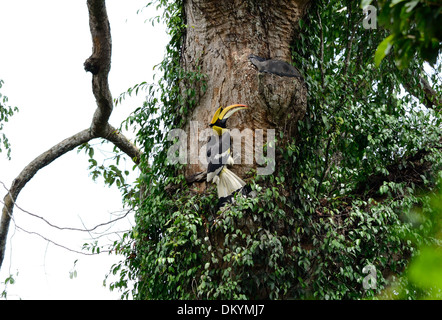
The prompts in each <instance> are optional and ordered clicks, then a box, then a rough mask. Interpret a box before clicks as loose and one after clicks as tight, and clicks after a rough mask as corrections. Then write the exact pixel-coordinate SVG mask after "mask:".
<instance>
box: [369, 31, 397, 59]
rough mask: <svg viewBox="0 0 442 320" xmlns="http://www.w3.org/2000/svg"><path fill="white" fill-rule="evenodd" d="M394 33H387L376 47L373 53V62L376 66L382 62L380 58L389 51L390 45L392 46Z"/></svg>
mask: <svg viewBox="0 0 442 320" xmlns="http://www.w3.org/2000/svg"><path fill="white" fill-rule="evenodd" d="M393 40H394V35H389V36H388V37H387V38H385V39H384V40H383V41H382V42H381V43H380V44H379V46H378V48H377V49H376V53H375V55H374V62H375V65H376V67H379V65H380V64H381V62H382V59H384V58H385V56H386V55H387V54H388V53H389V52H390V49H391V47H392V46H393Z"/></svg>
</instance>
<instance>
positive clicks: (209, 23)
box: [181, 0, 309, 176]
mask: <svg viewBox="0 0 442 320" xmlns="http://www.w3.org/2000/svg"><path fill="white" fill-rule="evenodd" d="M308 2H309V1H308V0H267V1H262V0H247V1H243V0H228V1H216V0H188V1H185V7H184V10H185V19H186V24H187V26H188V28H187V34H186V37H185V39H184V41H185V42H184V49H183V53H182V61H181V65H182V67H183V68H184V69H185V70H186V71H194V72H195V71H197V70H199V72H201V73H203V74H205V75H206V90H205V91H204V92H203V91H202V90H199V96H198V97H197V101H198V102H197V106H196V107H195V108H194V110H192V111H191V114H190V115H189V118H188V122H187V123H188V125H187V128H186V129H187V130H189V129H190V121H197V124H198V130H199V132H201V131H202V130H204V129H207V128H208V124H209V122H210V120H211V118H212V116H213V114H214V112H215V111H216V109H217V108H218V107H219V106H223V107H226V106H228V105H231V104H237V103H240V104H246V105H248V106H249V109H248V110H247V111H241V112H238V113H236V114H235V115H234V116H233V117H232V118H231V119H229V123H228V127H229V128H231V129H232V128H237V129H239V130H240V131H242V130H244V129H246V128H248V129H251V130H252V132H255V131H254V130H255V129H263V130H264V142H266V135H265V133H266V130H267V129H276V132H277V134H279V131H280V130H284V131H285V134H286V137H287V135H288V136H293V135H294V132H295V130H294V128H295V127H296V123H297V121H298V120H299V119H302V117H303V116H304V114H305V111H306V104H307V89H306V86H305V83H304V81H303V79H302V78H298V77H296V78H294V77H286V76H278V75H275V74H270V73H260V72H258V70H257V68H256V67H255V66H254V65H253V64H252V63H251V62H250V60H249V58H248V57H249V55H250V54H254V55H257V56H260V57H263V58H265V59H278V60H283V61H286V62H289V63H291V62H292V61H291V51H290V45H291V43H292V41H293V40H294V39H295V37H296V32H297V27H298V21H299V19H300V18H301V17H302V16H303V15H304V13H305V11H306V6H307V4H308ZM301 73H302V70H301ZM194 124H195V123H194ZM191 139H192V137H191ZM253 141H254V140H253ZM206 142H207V140H206V139H205V138H204V137H201V136H200V141H199V146H198V148H197V149H195V148H194V147H192V141H190V143H189V144H188V146H189V147H188V154H189V155H190V164H189V165H188V166H187V169H186V175H187V176H191V175H195V174H197V173H198V172H201V171H204V170H205V169H206V168H205V167H204V165H203V164H202V163H195V161H192V159H195V156H196V155H195V152H198V151H199V150H200V149H201V147H202V146H203V145H204V144H205V143H206ZM252 143H253V142H252ZM249 147H251V146H250V140H248V141H246V142H245V144H243V147H242V149H241V154H242V157H241V159H242V162H241V163H240V164H238V165H235V166H234V168H233V171H236V173H237V174H239V175H240V176H244V174H245V173H246V172H247V171H248V170H249V169H250V168H254V167H256V165H257V164H256V161H254V163H253V164H250V163H244V162H245V161H244V159H246V158H245V155H244V152H245V150H247V148H249ZM248 150H250V149H248Z"/></svg>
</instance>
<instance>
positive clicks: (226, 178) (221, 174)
mask: <svg viewBox="0 0 442 320" xmlns="http://www.w3.org/2000/svg"><path fill="white" fill-rule="evenodd" d="M246 108H248V107H247V106H246V105H243V104H234V105H231V106H228V107H226V108H224V109H223V108H222V107H219V108H218V110H216V112H215V114H214V116H213V118H212V121H211V122H210V125H209V126H210V127H212V129H213V135H212V136H210V139H209V142H208V143H207V162H208V168H207V182H210V181H212V182H213V183H215V184H217V189H218V198H219V202H218V207H221V206H223V205H224V204H226V203H227V202H230V201H231V200H232V197H233V194H234V193H235V192H237V191H240V190H241V189H242V188H243V187H244V186H245V184H246V183H245V182H244V181H243V180H241V178H240V177H238V176H237V175H236V174H234V173H233V172H232V171H230V170H229V169H228V168H227V166H228V165H229V166H231V165H233V164H234V161H233V157H232V153H231V150H230V133H229V130H228V129H227V128H226V123H227V120H228V119H229V117H230V116H231V115H232V114H234V113H235V112H237V111H239V110H243V109H246Z"/></svg>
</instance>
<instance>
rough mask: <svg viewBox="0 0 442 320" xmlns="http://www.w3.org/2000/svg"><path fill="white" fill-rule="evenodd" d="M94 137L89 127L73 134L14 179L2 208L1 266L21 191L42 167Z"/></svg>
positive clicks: (0, 230) (32, 162) (0, 225)
mask: <svg viewBox="0 0 442 320" xmlns="http://www.w3.org/2000/svg"><path fill="white" fill-rule="evenodd" d="M93 138H94V136H93V135H92V133H91V131H90V130H89V129H86V130H83V131H81V132H79V133H77V134H75V135H73V136H72V137H70V138H67V139H65V140H63V141H61V142H60V143H58V144H56V145H55V146H53V147H52V148H50V149H49V150H48V151H46V152H44V153H43V154H41V155H40V156H38V157H37V158H35V159H34V160H33V161H31V162H30V163H29V164H28V165H27V166H26V167H25V168H24V169H23V170H22V172H20V174H19V175H18V176H17V178H15V179H14V181H13V182H12V186H11V188H10V189H9V192H8V194H7V195H6V196H5V197H4V199H3V200H4V206H3V210H2V219H1V222H0V267H1V265H2V262H3V258H4V254H5V247H6V237H7V234H8V228H9V223H10V221H11V217H12V211H13V208H14V203H15V200H16V199H17V196H18V194H19V193H20V191H21V190H22V189H23V187H24V186H25V185H26V183H28V181H29V180H31V179H32V178H33V177H34V176H35V174H36V173H37V172H38V171H39V170H40V169H41V168H44V167H45V166H47V165H48V164H50V163H51V162H52V161H54V160H55V159H57V158H58V157H60V156H61V155H63V154H65V153H67V152H69V151H71V150H73V149H74V148H76V147H78V146H80V145H81V144H83V143H85V142H88V141H90V140H91V139H93Z"/></svg>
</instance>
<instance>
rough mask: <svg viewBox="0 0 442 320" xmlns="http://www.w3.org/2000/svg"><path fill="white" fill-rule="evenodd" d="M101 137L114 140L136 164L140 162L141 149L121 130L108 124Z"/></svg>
mask: <svg viewBox="0 0 442 320" xmlns="http://www.w3.org/2000/svg"><path fill="white" fill-rule="evenodd" d="M101 137H102V138H104V139H106V140H108V141H110V142H112V143H113V144H114V145H115V146H117V147H118V148H119V149H120V150H121V151H123V152H124V153H125V154H127V155H128V156H129V157H130V158H131V159H132V161H133V162H134V163H135V164H139V163H140V158H141V153H140V150H139V149H138V148H137V147H136V146H135V145H134V144H133V143H132V142H130V141H129V140H128V139H127V138H126V137H125V136H124V135H123V134H121V133H120V132H119V130H117V129H115V128H114V127H112V126H111V125H110V124H107V125H106V128H105V130H104V132H103V135H102V136H101Z"/></svg>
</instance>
